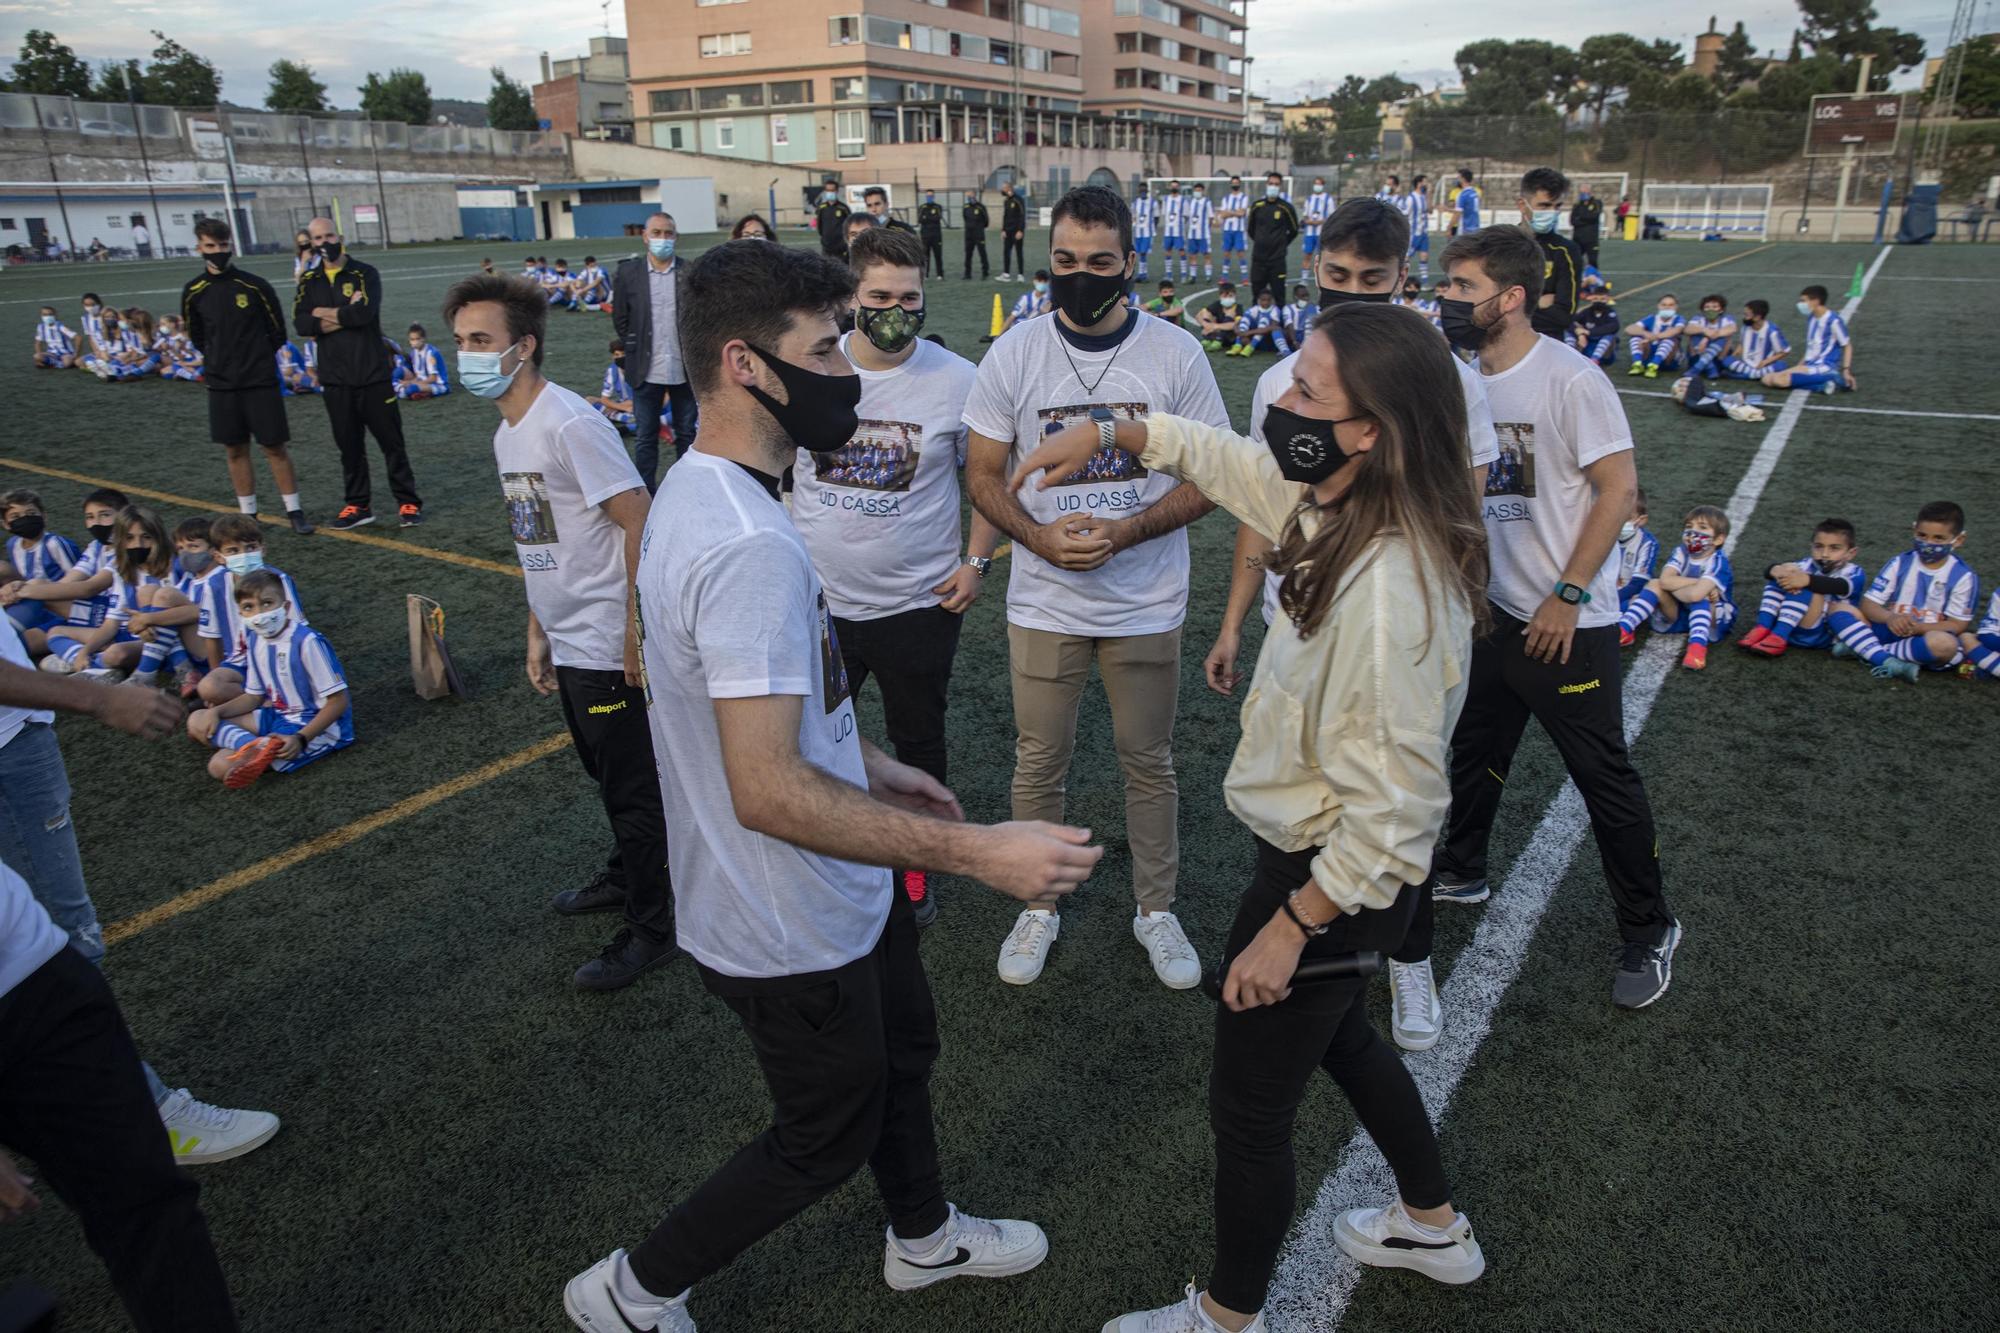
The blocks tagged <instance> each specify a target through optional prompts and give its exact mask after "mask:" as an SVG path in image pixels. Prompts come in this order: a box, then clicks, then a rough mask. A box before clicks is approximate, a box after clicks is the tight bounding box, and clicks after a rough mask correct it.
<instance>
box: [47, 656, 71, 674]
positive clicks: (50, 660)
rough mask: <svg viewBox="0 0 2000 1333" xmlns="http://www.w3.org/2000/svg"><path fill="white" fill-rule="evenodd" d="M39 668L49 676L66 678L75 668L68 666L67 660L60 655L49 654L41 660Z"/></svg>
mask: <svg viewBox="0 0 2000 1333" xmlns="http://www.w3.org/2000/svg"><path fill="white" fill-rule="evenodd" d="M40 666H41V668H42V670H44V671H46V672H48V673H49V674H50V675H51V676H67V675H69V674H70V673H71V672H72V671H74V670H76V668H75V667H73V666H71V665H70V664H69V659H68V658H66V657H64V656H62V655H61V654H60V653H50V654H49V655H48V656H47V657H44V658H43V659H42V660H41V663H40Z"/></svg>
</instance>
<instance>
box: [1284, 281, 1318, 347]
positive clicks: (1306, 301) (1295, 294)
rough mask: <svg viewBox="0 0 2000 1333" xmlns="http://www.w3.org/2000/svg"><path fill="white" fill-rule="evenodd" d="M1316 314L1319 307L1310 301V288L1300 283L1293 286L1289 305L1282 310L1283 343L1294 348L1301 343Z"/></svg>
mask: <svg viewBox="0 0 2000 1333" xmlns="http://www.w3.org/2000/svg"><path fill="white" fill-rule="evenodd" d="M1317 314H1319V306H1318V305H1317V304H1315V303H1314V301H1313V299H1312V288H1310V287H1308V286H1306V285H1305V284H1304V283H1302V282H1301V283H1295V284H1293V286H1292V300H1291V304H1289V305H1287V306H1286V307H1285V309H1284V326H1285V341H1287V342H1289V343H1290V344H1291V345H1292V346H1294V347H1297V346H1299V345H1300V344H1301V343H1303V342H1304V341H1305V336H1306V330H1308V329H1310V328H1311V327H1312V322H1313V317H1314V316H1315V315H1317Z"/></svg>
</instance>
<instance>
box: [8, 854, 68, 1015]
mask: <svg viewBox="0 0 2000 1333" xmlns="http://www.w3.org/2000/svg"><path fill="white" fill-rule="evenodd" d="M68 942H69V936H68V935H66V934H64V933H63V929H62V927H60V926H58V925H57V924H56V923H55V922H54V921H53V920H52V919H50V917H49V914H48V911H47V910H46V909H45V908H43V906H42V905H41V904H40V903H39V902H36V901H35V895H34V893H33V891H31V890H30V889H29V888H28V881H26V880H24V879H22V878H21V877H20V876H19V875H17V874H15V873H14V871H13V870H12V869H10V868H9V867H8V866H7V864H6V863H5V862H4V861H0V995H5V994H6V993H7V992H8V991H11V990H13V989H14V987H16V986H18V985H20V984H21V983H22V982H23V981H26V980H27V979H28V978H29V977H30V976H31V975H33V974H34V972H35V971H36V970H37V969H38V968H40V967H41V965H42V964H43V963H46V962H48V961H49V959H51V958H54V957H55V956H56V955H57V954H59V953H61V952H62V947H63V945H65V944H67V943H68Z"/></svg>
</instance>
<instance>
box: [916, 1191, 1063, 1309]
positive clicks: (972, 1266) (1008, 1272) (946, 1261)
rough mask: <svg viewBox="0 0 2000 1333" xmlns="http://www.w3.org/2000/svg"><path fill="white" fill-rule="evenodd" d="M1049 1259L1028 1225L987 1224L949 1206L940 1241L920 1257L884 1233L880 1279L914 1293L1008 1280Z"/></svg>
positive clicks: (1044, 1242)
mask: <svg viewBox="0 0 2000 1333" xmlns="http://www.w3.org/2000/svg"><path fill="white" fill-rule="evenodd" d="M1048 1257H1049V1238H1048V1237H1047V1236H1046V1235H1044V1234H1042V1229H1041V1228H1040V1227H1038V1226H1036V1225H1035V1224H1034V1223H1033V1222H989V1221H987V1220H986V1219H985V1218H982V1217H967V1216H966V1215H965V1214H964V1213H961V1212H959V1211H958V1208H957V1206H956V1205H952V1206H951V1216H950V1218H949V1220H947V1221H946V1222H945V1224H944V1237H943V1239H941V1240H939V1241H938V1243H937V1244H936V1245H935V1246H933V1247H932V1248H931V1249H930V1250H928V1251H926V1252H925V1253H922V1254H913V1253H911V1252H910V1250H909V1249H908V1248H907V1247H906V1245H905V1244H904V1242H903V1241H901V1240H899V1239H897V1237H896V1233H895V1232H894V1231H890V1232H889V1233H888V1239H887V1241H886V1243H885V1244H884V1246H883V1253H882V1279H883V1281H885V1282H887V1283H888V1284H889V1285H890V1286H891V1287H893V1288H894V1289H896V1290H897V1291H916V1290H919V1289H920V1288H923V1287H928V1286H930V1285H932V1284H933V1283H937V1282H943V1281H945V1280H946V1279H948V1278H954V1277H1013V1276H1014V1275H1015V1274H1016V1273H1025V1272H1027V1271H1028V1270H1029V1269H1031V1268H1033V1267H1035V1266H1036V1265H1037V1264H1039V1263H1041V1262H1042V1260H1044V1259H1046V1258H1048Z"/></svg>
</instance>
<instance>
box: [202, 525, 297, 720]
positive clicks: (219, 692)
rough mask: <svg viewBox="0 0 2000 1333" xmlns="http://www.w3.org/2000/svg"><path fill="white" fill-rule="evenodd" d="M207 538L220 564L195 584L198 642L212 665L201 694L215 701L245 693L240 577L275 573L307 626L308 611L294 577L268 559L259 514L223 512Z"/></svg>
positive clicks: (246, 634)
mask: <svg viewBox="0 0 2000 1333" xmlns="http://www.w3.org/2000/svg"><path fill="white" fill-rule="evenodd" d="M208 540H209V545H210V546H211V548H213V550H214V551H215V554H216V556H217V558H218V559H219V560H220V561H221V567H220V568H211V569H210V570H209V572H208V574H207V575H206V576H205V577H203V578H202V579H200V580H199V581H198V582H197V583H196V584H195V594H194V602H195V605H196V606H197V607H198V608H200V612H201V616H200V619H199V621H198V622H197V625H196V629H195V635H196V640H197V642H196V645H195V646H196V649H197V652H198V655H199V656H201V657H202V658H203V659H204V660H205V661H206V662H207V664H208V667H207V674H206V675H205V676H203V677H202V680H201V686H200V688H199V690H198V691H197V693H199V694H200V696H201V701H202V702H203V703H205V704H211V705H213V704H223V703H227V702H229V701H230V700H231V699H234V698H235V697H236V696H237V695H239V694H241V693H242V692H243V674H244V669H245V666H246V664H247V662H248V654H249V651H250V643H251V639H252V635H251V633H250V630H249V627H248V626H246V625H245V624H244V623H243V619H242V617H241V616H239V615H237V614H236V583H237V580H239V579H242V578H247V577H248V576H250V575H251V574H255V573H259V572H264V573H269V574H272V575H275V576H276V578H277V579H278V583H279V585H280V586H281V587H283V588H284V590H285V596H286V599H287V605H288V606H289V607H290V609H291V613H292V619H293V620H295V621H297V622H298V623H299V624H301V625H303V624H305V623H306V615H305V611H304V609H303V608H302V607H301V606H300V604H299V590H298V586H297V585H296V584H294V583H293V582H292V576H291V575H289V574H287V573H285V572H284V571H283V570H279V569H274V568H272V567H271V566H269V565H266V564H265V563H264V529H263V526H262V525H261V524H259V523H258V522H257V519H256V518H255V516H253V515H250V514H224V515H223V516H222V517H221V518H218V519H216V520H215V521H214V522H212V523H210V524H209V525H208Z"/></svg>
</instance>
